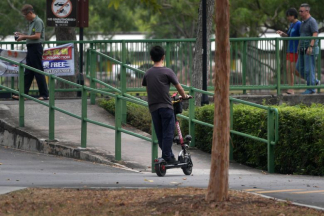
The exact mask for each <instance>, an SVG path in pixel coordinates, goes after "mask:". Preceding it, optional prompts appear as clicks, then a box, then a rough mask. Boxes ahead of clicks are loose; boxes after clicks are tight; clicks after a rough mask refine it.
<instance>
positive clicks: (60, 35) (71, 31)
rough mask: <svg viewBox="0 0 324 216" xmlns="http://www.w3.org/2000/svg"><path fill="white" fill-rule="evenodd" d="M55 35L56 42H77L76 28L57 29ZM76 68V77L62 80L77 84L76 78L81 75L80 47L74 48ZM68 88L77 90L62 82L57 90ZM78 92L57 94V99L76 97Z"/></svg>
mask: <svg viewBox="0 0 324 216" xmlns="http://www.w3.org/2000/svg"><path fill="white" fill-rule="evenodd" d="M55 35H56V41H75V40H76V34H75V28H71V27H68V28H67V27H55ZM58 45H60V44H58ZM74 58H75V60H74V66H75V75H74V76H63V77H61V78H63V79H66V80H69V81H71V82H74V83H75V82H76V77H77V76H78V74H79V52H78V47H77V46H75V47H74ZM67 88H75V87H74V86H71V85H67V84H65V83H62V82H60V81H58V82H56V85H55V89H67ZM76 96H77V93H76V92H55V97H60V98H62V97H76Z"/></svg>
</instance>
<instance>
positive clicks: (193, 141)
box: [189, 87, 196, 147]
mask: <svg viewBox="0 0 324 216" xmlns="http://www.w3.org/2000/svg"><path fill="white" fill-rule="evenodd" d="M189 95H191V96H194V95H195V92H194V91H193V89H192V87H190V89H189ZM194 118H195V99H194V98H192V99H190V100H189V134H190V135H191V138H192V139H191V142H190V146H189V147H195V146H196V134H195V123H194V122H193V121H192V120H193V119H194Z"/></svg>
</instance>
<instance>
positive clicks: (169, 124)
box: [142, 46, 191, 164]
mask: <svg viewBox="0 0 324 216" xmlns="http://www.w3.org/2000/svg"><path fill="white" fill-rule="evenodd" d="M150 56H151V59H152V61H153V62H154V65H153V67H152V68H150V69H148V70H147V71H146V72H145V75H144V78H143V82H142V85H143V86H146V91H147V97H148V105H149V110H150V113H151V116H152V120H153V125H154V129H155V133H156V136H157V138H158V142H159V147H160V148H161V150H162V158H163V159H164V160H165V161H166V162H167V163H170V164H172V163H176V162H177V161H176V159H175V157H174V154H173V153H172V144H173V138H174V129H175V117H174V111H173V106H172V102H171V97H170V95H169V91H170V84H171V83H172V84H173V85H174V86H175V87H176V89H177V90H178V92H179V93H180V95H181V96H182V98H190V97H191V96H189V95H186V94H185V92H184V90H183V88H182V87H181V85H180V83H179V81H178V78H177V76H176V74H175V73H174V72H173V71H172V70H171V69H170V68H167V67H165V66H164V64H163V61H164V58H165V54H164V49H163V48H162V47H161V46H154V47H152V48H151V50H150Z"/></svg>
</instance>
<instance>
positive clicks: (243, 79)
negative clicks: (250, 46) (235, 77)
mask: <svg viewBox="0 0 324 216" xmlns="http://www.w3.org/2000/svg"><path fill="white" fill-rule="evenodd" d="M246 57H247V41H243V68H242V85H243V86H246V62H247V61H246V60H247V58H246ZM243 94H246V90H245V89H244V90H243Z"/></svg>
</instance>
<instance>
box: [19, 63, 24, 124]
mask: <svg viewBox="0 0 324 216" xmlns="http://www.w3.org/2000/svg"><path fill="white" fill-rule="evenodd" d="M18 82H19V83H18V85H19V127H25V98H24V97H23V96H22V95H21V94H24V93H25V84H24V83H25V73H24V68H23V67H22V66H21V64H19V80H18Z"/></svg>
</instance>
